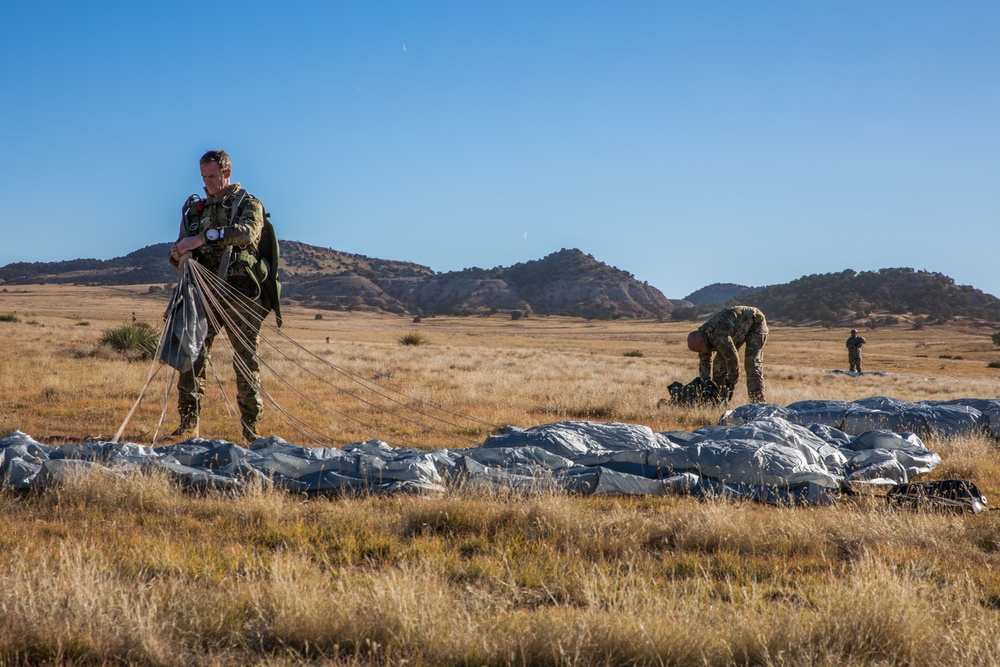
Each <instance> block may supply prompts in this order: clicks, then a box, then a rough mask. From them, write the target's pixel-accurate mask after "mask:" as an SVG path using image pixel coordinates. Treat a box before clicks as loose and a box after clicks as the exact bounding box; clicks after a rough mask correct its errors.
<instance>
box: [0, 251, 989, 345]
mask: <svg viewBox="0 0 1000 667" xmlns="http://www.w3.org/2000/svg"><path fill="white" fill-rule="evenodd" d="M171 245H172V244H170V243H160V244H156V245H151V246H147V247H145V248H140V249H139V250H136V251H134V252H131V253H129V254H128V255H125V256H124V257H116V258H114V259H110V260H98V259H76V260H68V261H63V262H16V263H13V264H8V265H7V266H4V267H0V285H16V284H32V283H34V284H37V283H66V284H90V285H142V284H151V285H155V284H169V283H172V282H174V281H175V280H176V279H177V272H176V270H175V269H173V268H172V267H171V266H170V265H169V264H168V263H167V260H166V258H167V256H168V254H169V251H170V247H171ZM281 253H282V255H281V259H282V266H281V280H282V285H283V290H282V298H283V300H287V301H290V302H296V303H300V304H303V305H307V306H311V307H316V308H329V309H334V310H382V311H387V312H393V313H399V314H402V313H410V314H413V315H475V314H489V313H495V312H514V311H518V312H520V313H522V314H539V315H568V316H573V317H585V318H592V319H612V318H618V317H630V318H658V319H662V318H666V317H670V318H672V319H690V320H696V319H702V318H704V316H706V315H708V314H709V313H711V312H712V311H714V310H717V309H718V308H721V307H722V306H723V305H727V304H729V305H732V304H737V303H742V304H745V305H751V306H757V307H758V308H760V309H761V310H763V311H764V312H765V313H766V314H767V317H768V319H770V320H771V321H774V322H779V321H780V322H786V323H790V324H822V325H833V324H846V323H850V322H857V323H864V322H865V318H871V317H872V316H873V315H874V314H879V313H880V314H889V315H892V314H902V313H908V314H911V315H913V316H915V317H922V318H924V319H925V320H927V321H928V322H931V323H933V322H943V321H947V320H948V319H951V318H953V317H968V318H976V319H980V320H985V321H989V322H1000V299H997V298H996V297H994V296H992V295H990V294H986V293H985V292H982V291H980V290H978V289H976V288H974V287H970V286H966V285H956V284H955V281H954V280H952V279H951V278H949V277H948V276H945V275H943V274H940V273H931V272H928V271H915V270H913V269H909V268H892V269H881V270H879V271H863V272H860V273H858V272H856V271H853V270H851V269H847V270H845V271H842V272H840V273H828V274H814V275H809V276H803V277H802V278H799V279H798V280H793V281H792V282H790V283H785V284H781V285H770V286H767V287H748V286H745V285H738V284H734V283H715V284H712V285H708V286H706V287H703V288H701V289H700V290H697V291H695V292H693V293H691V294H689V295H688V296H687V297H685V299H683V300H676V299H675V300H671V299H667V298H666V297H665V296H664V295H663V293H662V292H660V290H658V289H657V288H655V287H653V286H651V285H648V284H646V283H641V282H639V281H637V280H636V279H635V277H634V276H633V275H632V274H630V273H628V272H626V271H623V270H621V269H618V268H615V267H613V266H609V265H607V264H605V263H603V262H600V261H598V260H597V259H595V258H594V257H593V256H592V255H588V254H584V253H583V252H581V251H580V250H577V249H566V248H563V249H562V250H560V251H558V252H554V253H551V254H550V255H548V256H546V257H544V258H542V259H539V260H533V261H529V262H522V263H518V264H514V265H513V266H510V267H500V266H498V267H494V268H492V269H481V268H478V267H472V268H468V269H463V270H461V271H449V272H444V273H440V272H435V271H434V270H432V269H431V268H430V267H427V266H423V265H420V264H414V263H412V262H404V261H395V260H384V259H377V258H372V257H366V256H364V255H355V254H351V253H344V252H339V251H336V250H332V249H329V248H320V247H317V246H312V245H308V244H305V243H299V242H297V241H282V242H281Z"/></svg>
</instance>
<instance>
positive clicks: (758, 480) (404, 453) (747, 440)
mask: <svg viewBox="0 0 1000 667" xmlns="http://www.w3.org/2000/svg"><path fill="white" fill-rule="evenodd" d="M730 418H731V415H730ZM940 461H941V459H940V457H939V456H938V455H937V454H935V453H934V452H931V451H929V450H927V449H926V447H924V445H923V442H921V440H920V438H919V437H918V436H916V435H914V434H912V433H907V434H898V433H892V432H890V431H886V430H872V431H866V432H864V433H861V434H858V435H856V436H850V435H848V434H846V433H845V432H843V431H840V430H838V429H835V428H833V427H830V426H826V425H822V424H818V425H811V426H810V427H808V428H807V427H805V426H801V425H798V424H794V423H792V422H790V421H788V420H786V419H783V418H781V417H774V416H767V417H762V418H760V419H757V420H755V421H752V422H749V423H745V424H736V425H731V426H727V425H718V426H706V427H703V428H700V429H698V430H696V431H693V432H688V431H668V432H664V433H654V432H653V431H652V430H651V429H649V428H648V427H646V426H642V425H637V424H618V423H599V422H559V423H555V424H544V425H541V426H536V427H533V428H529V429H520V428H516V427H507V428H506V429H504V432H503V433H501V434H499V435H496V436H492V437H490V438H487V440H486V441H485V442H484V443H483V445H482V446H480V447H474V448H468V449H438V450H433V451H423V450H418V449H413V448H397V447H391V446H389V445H388V444H386V443H384V442H381V441H379V440H370V441H366V442H362V443H352V444H349V445H345V446H344V447H343V448H340V449H338V448H329V447H300V446H297V445H293V444H289V443H287V442H285V441H283V440H281V439H280V438H277V437H273V436H272V437H269V438H260V439H258V440H257V441H255V442H254V443H253V444H252V445H251V446H250V448H249V449H245V448H243V447H240V446H238V445H235V444H233V443H230V442H227V441H225V440H204V439H200V438H194V439H191V440H187V441H185V442H182V443H178V444H176V445H168V446H162V447H155V448H154V447H148V446H144V445H139V444H135V443H114V442H84V443H74V444H66V445H58V446H49V445H44V444H41V443H38V442H36V441H35V440H33V439H32V438H30V437H29V436H27V435H26V434H24V433H21V432H19V431H15V432H13V433H11V434H9V435H7V436H6V437H3V438H0V485H2V486H5V487H8V488H13V489H34V488H44V487H46V486H49V485H51V484H54V483H58V482H59V481H60V480H64V479H66V478H67V476H69V475H71V474H74V473H75V472H77V471H79V470H82V469H85V468H93V467H96V466H100V467H102V468H104V469H105V470H107V471H108V472H109V473H110V474H120V473H125V472H129V471H161V472H163V473H166V474H167V475H169V476H170V477H172V478H173V479H175V480H176V481H178V482H179V483H181V484H183V485H186V486H189V487H194V488H219V489H231V488H239V487H241V486H243V485H244V484H246V483H247V482H248V481H251V480H259V481H263V482H265V483H268V484H271V483H273V484H274V485H275V486H277V487H279V488H284V489H288V490H290V491H294V492H299V493H309V494H338V493H365V494H392V493H400V492H444V491H446V490H447V489H448V488H452V487H455V486H457V485H468V486H471V487H479V488H482V487H486V488H507V489H520V490H539V489H550V490H562V491H567V492H572V493H584V494H614V495H665V494H673V493H689V494H693V495H698V496H717V495H722V496H726V497H732V498H746V499H753V500H760V501H766V502H779V503H799V502H807V503H813V504H831V503H833V502H835V501H836V500H837V498H838V497H839V495H840V492H841V491H842V490H843V489H846V488H853V487H854V486H855V485H857V484H865V485H871V484H877V485H896V484H901V483H905V482H907V481H909V480H910V479H911V478H912V477H913V476H915V475H919V474H923V473H927V472H930V471H931V470H933V469H934V468H935V467H936V466H937V465H938V464H939V463H940Z"/></svg>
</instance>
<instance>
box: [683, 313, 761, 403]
mask: <svg viewBox="0 0 1000 667" xmlns="http://www.w3.org/2000/svg"><path fill="white" fill-rule="evenodd" d="M766 342H767V320H765V319H764V313H762V312H760V311H759V310H758V309H756V308H754V307H753V306H732V307H731V308H725V309H724V310H720V311H719V312H718V313H716V314H715V315H712V317H710V318H709V319H708V321H707V322H705V323H704V324H703V325H701V326H700V327H699V328H698V330H697V331H692V332H691V333H690V334H688V348H689V349H690V350H691V351H692V352H697V353H698V375H699V376H700V377H701V379H702V380H709V379H711V380H714V381H715V382H716V384H718V385H719V387H720V388H721V390H722V397H723V399H724V400H727V401H728V400H730V399H731V398H732V397H733V390H734V389H735V388H736V383H737V382H738V381H739V379H740V360H739V357H738V356H737V351H738V350H739V348H741V347H742V346H743V345H746V351H745V352H744V357H743V364H744V366H746V374H747V395H748V396H749V399H750V402H751V403H763V402H764V343H766ZM713 352H714V353H715V359H714V368H713V359H712V353H713Z"/></svg>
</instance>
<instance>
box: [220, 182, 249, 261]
mask: <svg viewBox="0 0 1000 667" xmlns="http://www.w3.org/2000/svg"><path fill="white" fill-rule="evenodd" d="M246 194H247V191H246V190H244V189H243V188H240V189H239V190H237V191H236V192H235V193H233V207H232V209H230V213H229V226H230V227H232V226H233V223H235V222H236V215H237V214H238V213H239V210H240V203H242V202H243V197H245V196H246ZM232 258H233V246H231V245H228V246H226V249H225V250H223V251H222V259H221V260H220V261H219V279H220V280H225V279H226V274H227V273H229V263H230V261H232Z"/></svg>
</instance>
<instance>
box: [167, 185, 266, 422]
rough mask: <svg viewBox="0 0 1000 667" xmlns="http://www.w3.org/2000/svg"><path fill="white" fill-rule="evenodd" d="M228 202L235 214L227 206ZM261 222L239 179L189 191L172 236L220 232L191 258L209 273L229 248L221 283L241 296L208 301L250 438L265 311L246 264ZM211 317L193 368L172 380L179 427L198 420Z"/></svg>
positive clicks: (257, 406)
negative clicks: (226, 347)
mask: <svg viewBox="0 0 1000 667" xmlns="http://www.w3.org/2000/svg"><path fill="white" fill-rule="evenodd" d="M241 193H242V197H240V195H241ZM237 200H238V203H237ZM234 205H236V215H235V217H234V216H233V211H232V209H233V206H234ZM263 227H264V207H263V206H262V205H261V203H260V202H259V201H258V200H257V199H255V198H254V197H253V196H252V195H250V194H247V193H246V191H243V190H242V189H241V188H240V184H239V183H233V184H231V185H230V186H229V187H227V188H226V189H225V191H224V193H223V194H222V196H220V197H209V198H208V199H205V200H201V199H199V198H198V197H196V196H194V195H192V196H191V197H190V198H189V199H188V201H187V203H185V205H184V218H183V220H182V222H181V232H180V236H178V241H180V240H181V239H183V238H184V237H185V236H197V235H199V234H203V233H204V232H205V230H207V229H209V228H216V229H220V230H222V231H223V234H224V236H223V238H222V239H220V240H219V241H217V242H214V243H205V245H202V246H201V247H200V248H197V249H196V250H194V251H193V255H194V259H195V260H196V261H197V262H198V263H199V264H201V265H202V266H204V267H205V268H206V269H208V270H209V271H211V272H212V273H214V274H218V272H219V267H220V265H221V264H222V258H223V254H224V252H225V250H226V248H227V247H231V248H232V250H231V253H232V254H231V258H230V262H229V270H228V271H227V273H226V283H227V284H228V285H229V286H230V287H231V288H233V289H234V290H235V291H237V292H239V293H240V294H242V295H243V296H244V297H246V300H245V301H242V302H239V303H237V302H236V301H237V300H238V299H239V297H235V296H230V297H229V298H226V299H220V304H211V299H209V301H210V307H211V309H212V312H213V313H214V316H215V320H216V322H218V326H222V327H225V329H226V335H227V336H229V342H230V343H231V344H232V346H233V370H234V371H235V372H236V390H237V398H236V401H237V403H238V405H239V408H240V416H241V418H242V420H243V434H244V437H248V438H250V437H255V434H256V429H257V423H258V422H259V421H260V417H261V413H262V412H263V407H264V406H263V401H261V398H260V365H259V363H258V361H257V342H258V336H259V334H260V327H261V323H262V321H263V318H264V316H265V315H266V311H265V310H264V309H263V307H262V306H261V304H260V287H259V284H258V281H257V280H256V279H255V277H254V276H253V275H252V268H251V267H252V266H253V265H254V264H256V261H257V259H258V258H257V246H258V244H259V243H260V236H261V230H262V229H263ZM220 311H221V312H220ZM211 320H212V318H211V317H209V322H208V335H207V336H206V338H205V347H204V350H203V351H202V354H201V356H199V357H198V359H196V360H195V362H194V368H193V369H192V370H190V371H188V372H185V373H181V374H180V378H179V379H178V381H177V392H178V397H177V411H178V412H179V413H180V417H181V425H182V428H183V427H184V426H189V427H193V426H194V425H195V424H197V422H198V413H199V407H200V404H201V399H202V397H203V396H204V395H205V366H206V364H207V363H208V361H209V359H210V357H211V349H212V342H213V341H214V340H215V336H216V335H217V334H218V333H219V331H218V327H217V326H216V325H214V324H213V323H212V321H211ZM227 320H228V321H231V322H232V324H230V323H229V322H228V321H227Z"/></svg>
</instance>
